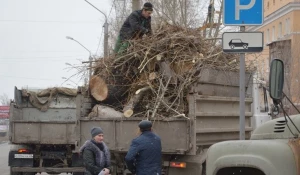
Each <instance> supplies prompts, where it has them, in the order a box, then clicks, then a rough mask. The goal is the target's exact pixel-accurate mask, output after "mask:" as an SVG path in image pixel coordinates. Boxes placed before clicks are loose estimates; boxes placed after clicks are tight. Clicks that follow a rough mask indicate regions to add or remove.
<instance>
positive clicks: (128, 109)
mask: <svg viewBox="0 0 300 175" xmlns="http://www.w3.org/2000/svg"><path fill="white" fill-rule="evenodd" d="M148 90H150V87H149V86H147V87H143V88H141V89H139V90H137V91H136V92H135V94H134V95H133V96H132V97H131V98H130V100H129V101H128V102H127V103H126V105H125V106H124V108H123V115H124V116H125V117H131V116H132V114H133V110H134V107H135V106H136V105H137V104H138V103H139V102H140V100H141V99H142V97H143V95H144V94H145V92H147V91H148Z"/></svg>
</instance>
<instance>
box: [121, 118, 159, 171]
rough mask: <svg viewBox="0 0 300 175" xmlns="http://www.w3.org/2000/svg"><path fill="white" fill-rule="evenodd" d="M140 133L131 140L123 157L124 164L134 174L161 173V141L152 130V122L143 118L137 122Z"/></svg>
mask: <svg viewBox="0 0 300 175" xmlns="http://www.w3.org/2000/svg"><path fill="white" fill-rule="evenodd" d="M139 128H140V131H141V135H140V136H139V137H137V138H135V139H133V140H132V142H131V146H130V148H129V150H128V153H127V155H126V157H125V161H126V165H127V167H128V169H129V171H131V172H132V173H133V174H136V175H160V174H161V151H162V150H161V141H160V137H159V136H157V135H156V134H154V133H153V132H152V123H151V122H150V121H147V120H143V121H141V122H140V123H139Z"/></svg>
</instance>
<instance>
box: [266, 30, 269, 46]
mask: <svg viewBox="0 0 300 175" xmlns="http://www.w3.org/2000/svg"><path fill="white" fill-rule="evenodd" d="M266 38H267V43H269V42H270V30H269V29H268V30H267V36H266Z"/></svg>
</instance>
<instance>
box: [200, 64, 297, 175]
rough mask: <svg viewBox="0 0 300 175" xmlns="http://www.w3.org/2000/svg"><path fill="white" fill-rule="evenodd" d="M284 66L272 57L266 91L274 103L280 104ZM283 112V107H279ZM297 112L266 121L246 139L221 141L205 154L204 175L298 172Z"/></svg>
mask: <svg viewBox="0 0 300 175" xmlns="http://www.w3.org/2000/svg"><path fill="white" fill-rule="evenodd" d="M283 73H284V65H283V62H282V61H281V60H279V59H274V60H273V61H272V63H271V69H270V79H269V81H270V83H269V92H270V96H271V98H272V99H273V102H274V105H275V106H277V107H278V108H279V107H283V106H282V103H281V99H282V98H283V92H282V89H283V83H284V78H283V77H284V76H283ZM283 111H284V110H283ZM298 127H299V128H300V115H294V116H288V115H287V114H286V113H285V112H284V117H281V118H277V119H275V120H271V121H268V122H266V123H264V124H262V125H261V126H260V127H258V128H257V129H256V130H254V131H253V133H252V135H251V137H250V140H239V141H225V142H220V143H216V144H214V145H212V146H211V147H210V148H209V150H208V153H207V159H206V175H252V174H253V175H298V174H300V160H299V159H300V157H299V155H300V139H299V134H300V131H299V129H298Z"/></svg>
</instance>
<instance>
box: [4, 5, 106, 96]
mask: <svg viewBox="0 0 300 175" xmlns="http://www.w3.org/2000/svg"><path fill="white" fill-rule="evenodd" d="M90 2H91V3H92V4H94V5H95V6H96V7H98V8H99V9H100V10H102V11H103V12H104V13H106V14H109V12H110V9H111V5H112V2H111V0H90ZM103 23H104V16H103V15H102V14H101V13H100V12H98V11H97V10H95V9H94V8H93V7H91V6H90V5H89V4H88V3H86V2H85V1H84V0H0V95H2V94H3V93H6V94H7V95H8V96H9V98H13V90H14V86H17V87H18V88H22V87H34V88H47V87H53V86H61V84H62V83H63V82H64V81H65V80H64V79H63V78H62V77H67V78H69V77H71V76H72V75H73V74H75V73H76V70H75V69H73V70H71V71H70V70H69V67H70V66H67V65H66V63H70V64H72V65H77V66H78V65H81V61H84V60H88V58H89V52H88V51H86V50H85V49H84V48H82V47H81V46H80V45H79V44H78V43H76V42H74V41H72V40H67V39H66V36H71V37H73V38H74V39H76V40H77V41H79V42H80V43H81V44H83V45H84V46H85V47H87V48H88V49H89V50H91V51H92V53H93V54H96V51H97V48H98V46H99V49H98V51H97V54H98V55H99V54H102V53H103V44H102V43H103V28H102V26H103ZM100 39H101V43H100V45H99V40H100ZM78 81H79V78H78V77H74V78H71V79H70V81H68V82H65V83H64V84H63V85H64V86H68V87H72V86H74V87H76V86H77V85H76V84H75V83H78ZM80 83H82V82H79V84H80ZM79 84H78V85H79Z"/></svg>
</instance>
